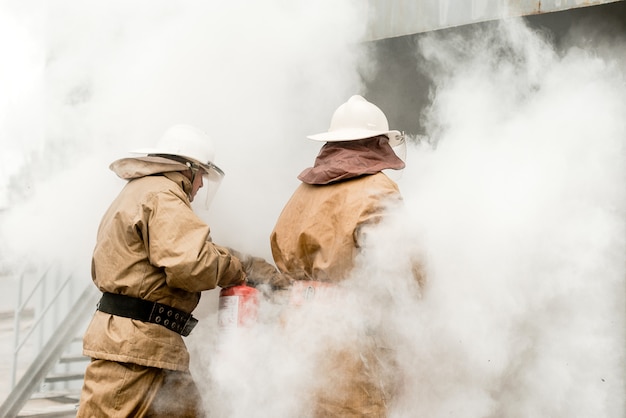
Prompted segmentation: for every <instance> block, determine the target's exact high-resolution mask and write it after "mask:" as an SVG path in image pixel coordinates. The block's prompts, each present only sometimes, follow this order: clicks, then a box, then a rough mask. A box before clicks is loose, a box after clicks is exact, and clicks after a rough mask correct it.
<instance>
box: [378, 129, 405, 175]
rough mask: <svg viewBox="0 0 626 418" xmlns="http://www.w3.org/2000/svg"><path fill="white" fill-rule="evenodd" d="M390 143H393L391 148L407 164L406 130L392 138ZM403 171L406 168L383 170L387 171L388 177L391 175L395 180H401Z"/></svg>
mask: <svg viewBox="0 0 626 418" xmlns="http://www.w3.org/2000/svg"><path fill="white" fill-rule="evenodd" d="M389 145H391V149H392V150H393V152H394V153H395V154H396V156H397V157H398V158H400V159H401V160H402V162H404V163H405V164H406V137H405V136H404V132H402V133H401V134H400V135H398V136H395V137H394V138H393V139H390V141H389ZM403 172H404V169H402V170H391V169H387V170H383V173H385V175H387V177H389V178H390V179H392V180H393V181H398V180H400V178H401V177H402V173H403Z"/></svg>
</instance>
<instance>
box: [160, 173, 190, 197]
mask: <svg viewBox="0 0 626 418" xmlns="http://www.w3.org/2000/svg"><path fill="white" fill-rule="evenodd" d="M163 175H164V176H165V177H167V178H168V179H170V180H172V181H173V182H174V183H176V184H180V186H181V187H182V189H183V191H184V192H185V194H186V195H187V196H189V194H190V193H191V180H189V179H188V178H187V176H185V175H184V174H183V173H181V172H180V171H169V172H167V173H163Z"/></svg>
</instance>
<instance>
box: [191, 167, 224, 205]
mask: <svg viewBox="0 0 626 418" xmlns="http://www.w3.org/2000/svg"><path fill="white" fill-rule="evenodd" d="M198 175H201V179H202V183H199V181H200V179H199V178H194V181H193V183H192V187H198V189H197V190H196V195H195V196H194V198H193V203H194V207H197V208H198V209H203V210H209V207H210V206H211V202H213V198H214V197H215V193H217V189H219V187H220V184H221V183H222V179H223V178H224V172H223V171H222V169H221V168H219V167H218V166H216V165H214V164H211V163H207V164H202V166H201V168H199V169H198V170H197V171H196V176H198ZM192 191H193V190H192Z"/></svg>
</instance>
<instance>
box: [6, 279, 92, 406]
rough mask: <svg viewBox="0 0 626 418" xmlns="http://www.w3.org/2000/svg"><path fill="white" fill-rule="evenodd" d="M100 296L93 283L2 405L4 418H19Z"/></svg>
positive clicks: (88, 286)
mask: <svg viewBox="0 0 626 418" xmlns="http://www.w3.org/2000/svg"><path fill="white" fill-rule="evenodd" d="M99 297H100V292H99V291H98V289H97V288H96V287H95V286H93V284H91V283H89V284H88V285H87V287H86V288H85V290H84V291H83V293H82V294H81V295H80V297H79V298H78V300H77V301H76V303H75V304H74V305H73V306H72V308H71V309H70V310H69V312H68V313H67V315H66V317H65V318H64V319H63V320H62V321H61V322H60V324H59V326H58V327H57V329H56V331H55V333H54V334H53V335H52V337H51V338H50V340H49V341H48V342H47V343H46V344H45V345H44V346H43V347H42V350H40V352H39V354H38V355H37V357H36V358H35V360H34V361H33V362H32V364H31V365H30V367H29V368H28V370H26V372H25V373H24V375H23V376H22V378H21V379H20V381H19V382H18V384H17V385H16V386H15V387H14V388H13V390H12V391H11V393H10V394H9V396H8V397H7V399H6V400H5V401H4V403H2V405H0V416H1V417H15V416H17V414H18V413H19V411H20V410H21V409H22V407H23V406H24V405H25V403H26V402H27V401H28V399H29V398H30V396H31V395H32V394H33V392H35V390H36V389H37V387H38V386H39V384H40V383H41V382H42V381H43V379H44V378H45V376H46V375H47V373H48V372H49V371H50V370H51V369H52V367H53V366H54V364H55V363H56V361H58V359H59V357H60V356H61V353H62V352H63V350H64V349H65V347H66V346H67V345H68V344H69V342H70V341H71V338H72V336H73V335H74V333H75V332H76V329H78V327H79V326H80V325H81V324H82V323H83V322H85V321H86V320H87V319H88V318H89V317H88V316H87V315H86V314H87V313H89V312H93V311H94V310H95V305H96V302H97V301H98V298H99Z"/></svg>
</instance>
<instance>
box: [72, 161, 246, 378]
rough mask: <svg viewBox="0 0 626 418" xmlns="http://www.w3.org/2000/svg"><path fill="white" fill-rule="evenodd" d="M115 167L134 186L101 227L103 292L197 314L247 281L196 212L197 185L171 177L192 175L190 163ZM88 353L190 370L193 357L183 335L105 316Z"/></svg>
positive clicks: (86, 342)
mask: <svg viewBox="0 0 626 418" xmlns="http://www.w3.org/2000/svg"><path fill="white" fill-rule="evenodd" d="M163 165H165V168H163ZM167 166H169V168H168V167H167ZM111 168H112V169H113V171H115V172H116V174H118V175H119V176H120V177H122V178H126V179H130V181H129V182H128V183H127V184H126V186H125V187H124V189H123V190H122V191H121V192H120V194H119V195H118V197H117V198H116V199H115V200H114V201H113V203H112V204H111V206H110V207H109V209H108V210H107V212H106V213H105V215H104V217H103V219H102V221H101V224H100V227H99V229H98V236H97V243H96V247H95V250H94V253H93V260H92V278H93V281H94V283H95V285H96V286H97V287H98V288H99V289H100V290H101V291H103V292H111V293H120V294H123V295H128V296H133V297H137V298H142V299H146V300H149V301H156V302H160V303H163V304H166V305H170V306H172V307H174V308H177V309H180V310H183V311H185V312H188V313H190V312H192V311H193V310H194V308H195V307H196V306H197V304H198V302H199V300H200V292H201V291H203V290H209V289H213V288H215V287H216V286H221V287H226V286H228V285H232V284H236V283H239V282H241V281H242V280H243V278H244V273H243V270H242V267H241V263H240V262H239V260H238V259H237V258H235V257H232V256H231V254H230V253H229V252H228V250H227V249H225V248H224V247H220V246H217V245H215V244H213V243H212V242H211V241H210V236H209V232H210V230H209V227H208V225H206V224H205V223H204V222H203V221H202V220H201V219H200V218H198V217H197V216H196V214H195V213H194V212H193V210H192V209H191V205H190V202H189V197H188V193H189V191H190V190H191V182H190V181H189V179H188V178H187V177H185V176H184V175H183V174H182V173H180V172H178V171H168V170H181V169H183V170H184V169H186V167H185V166H184V165H183V166H181V165H178V167H176V166H175V165H174V166H172V162H171V161H170V162H165V163H164V164H160V165H159V164H155V163H153V162H150V161H148V162H146V160H142V159H140V158H139V159H124V160H118V161H116V162H114V163H113V164H112V165H111ZM155 171H156V172H157V173H158V174H154V173H155ZM163 171H166V172H163ZM83 352H84V354H85V355H86V356H89V357H92V358H96V359H104V360H111V361H117V362H123V363H135V364H139V365H142V366H149V367H157V368H163V369H169V370H179V371H187V370H188V369H189V353H188V351H187V348H186V346H185V344H184V342H183V338H182V336H180V335H179V334H177V333H175V332H174V331H171V330H169V329H167V328H165V327H163V326H161V325H157V324H151V323H144V322H141V321H137V320H134V319H129V318H124V317H119V316H114V315H109V314H106V313H103V312H100V311H97V312H96V313H95V315H94V317H93V319H92V321H91V323H90V325H89V327H88V329H87V331H86V333H85V336H84V338H83Z"/></svg>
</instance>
